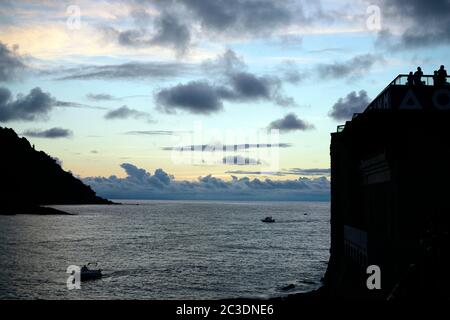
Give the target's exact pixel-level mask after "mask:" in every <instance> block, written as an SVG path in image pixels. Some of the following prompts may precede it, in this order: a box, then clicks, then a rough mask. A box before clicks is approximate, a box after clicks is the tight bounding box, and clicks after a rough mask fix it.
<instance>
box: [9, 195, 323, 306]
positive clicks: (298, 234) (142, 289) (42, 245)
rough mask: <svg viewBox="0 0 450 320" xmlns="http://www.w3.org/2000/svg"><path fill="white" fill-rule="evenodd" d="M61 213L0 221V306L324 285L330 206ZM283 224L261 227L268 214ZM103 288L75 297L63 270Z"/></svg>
mask: <svg viewBox="0 0 450 320" xmlns="http://www.w3.org/2000/svg"><path fill="white" fill-rule="evenodd" d="M124 203H125V204H124V205H121V206H92V205H89V206H57V207H56V208H59V209H62V210H65V211H67V212H70V213H75V214H76V215H74V216H33V215H17V216H0V257H1V258H0V299H8V298H13V299H91V298H94V299H218V298H233V297H271V296H280V295H284V294H286V292H283V291H282V290H281V287H283V286H286V285H288V284H291V283H292V284H295V286H296V287H295V289H294V290H292V291H289V293H293V292H301V291H308V290H311V289H314V288H317V287H318V286H320V279H321V277H322V276H323V274H324V272H325V270H326V266H327V265H326V263H327V261H328V257H329V251H328V249H329V241H330V239H329V233H330V230H329V228H330V226H329V209H330V208H329V203H328V202H212V201H126V202H124ZM269 215H270V216H273V217H274V218H275V219H276V223H271V224H270V223H262V222H261V221H260V220H261V219H262V218H264V217H265V216H269ZM89 261H96V262H98V263H99V264H100V267H101V268H102V269H103V270H104V274H105V277H104V278H103V279H101V280H96V281H90V282H83V283H82V288H81V290H68V289H67V287H66V279H67V276H68V275H67V274H66V273H65V272H66V269H67V267H68V266H69V265H83V264H85V263H87V262H89Z"/></svg>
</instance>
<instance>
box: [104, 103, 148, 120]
mask: <svg viewBox="0 0 450 320" xmlns="http://www.w3.org/2000/svg"><path fill="white" fill-rule="evenodd" d="M104 118H105V119H107V120H117V119H121V120H123V119H130V118H133V119H145V120H147V121H148V122H152V119H151V116H150V114H148V113H147V112H142V111H138V110H135V109H131V108H128V107H127V106H122V107H120V108H118V109H115V110H111V111H109V112H107V113H106V114H105V117H104Z"/></svg>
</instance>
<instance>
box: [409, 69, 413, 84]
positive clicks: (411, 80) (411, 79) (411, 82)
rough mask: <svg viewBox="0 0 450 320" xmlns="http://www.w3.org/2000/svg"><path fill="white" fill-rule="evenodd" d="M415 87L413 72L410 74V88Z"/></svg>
mask: <svg viewBox="0 0 450 320" xmlns="http://www.w3.org/2000/svg"><path fill="white" fill-rule="evenodd" d="M412 85H414V74H413V73H412V71H411V72H410V73H409V74H408V86H412Z"/></svg>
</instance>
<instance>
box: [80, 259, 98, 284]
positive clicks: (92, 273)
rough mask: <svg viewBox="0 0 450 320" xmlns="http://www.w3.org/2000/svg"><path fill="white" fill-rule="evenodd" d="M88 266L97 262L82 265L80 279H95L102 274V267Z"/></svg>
mask: <svg viewBox="0 0 450 320" xmlns="http://www.w3.org/2000/svg"><path fill="white" fill-rule="evenodd" d="M89 266H94V267H97V263H88V264H87V266H86V265H84V266H83V267H81V273H80V280H81V281H88V280H96V279H100V278H101V277H102V276H103V274H102V269H90V268H89Z"/></svg>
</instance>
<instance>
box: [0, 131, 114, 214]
mask: <svg viewBox="0 0 450 320" xmlns="http://www.w3.org/2000/svg"><path fill="white" fill-rule="evenodd" d="M0 177H1V178H0V195H1V197H0V209H1V208H16V209H17V208H27V209H29V208H32V207H35V206H38V205H47V204H110V203H111V202H110V201H108V200H105V199H103V198H100V197H97V196H96V194H95V192H94V191H93V190H92V189H91V188H90V187H88V186H86V185H85V184H83V182H81V181H80V180H79V179H77V178H75V177H74V176H73V175H72V174H71V173H69V172H66V171H64V170H63V169H62V168H61V166H60V165H59V164H58V163H57V162H56V160H55V159H53V158H52V157H50V156H49V155H47V154H46V153H45V152H43V151H36V150H34V148H33V147H32V146H31V145H30V143H29V142H28V140H27V139H25V138H19V137H18V136H17V134H16V133H15V132H14V130H13V129H8V128H2V127H0Z"/></svg>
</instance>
